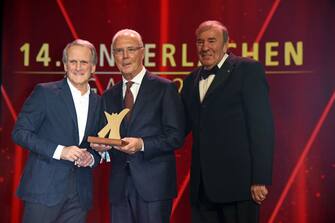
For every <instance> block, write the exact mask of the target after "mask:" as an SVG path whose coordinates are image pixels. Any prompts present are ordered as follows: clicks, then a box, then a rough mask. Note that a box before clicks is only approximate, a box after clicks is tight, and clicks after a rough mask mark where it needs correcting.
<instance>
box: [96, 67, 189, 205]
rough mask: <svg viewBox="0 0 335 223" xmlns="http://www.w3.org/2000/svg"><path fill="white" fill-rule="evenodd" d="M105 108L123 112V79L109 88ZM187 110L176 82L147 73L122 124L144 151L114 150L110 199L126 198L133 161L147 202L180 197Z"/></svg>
mask: <svg viewBox="0 0 335 223" xmlns="http://www.w3.org/2000/svg"><path fill="white" fill-rule="evenodd" d="M102 102H103V103H102V104H103V107H104V108H103V110H104V111H107V112H108V113H110V114H111V113H119V112H120V111H121V110H122V109H123V108H124V102H123V95H122V81H121V82H119V83H117V84H116V85H115V86H113V87H112V88H111V89H109V90H107V91H106V92H105V93H104V95H103V97H102ZM184 124H185V120H184V111H183V105H182V102H181V98H180V95H179V94H178V91H177V88H176V86H175V84H174V83H173V82H171V81H169V80H167V79H164V78H160V77H158V76H156V75H153V74H151V73H150V72H148V71H147V72H146V74H145V75H144V77H143V80H142V83H141V85H140V89H139V92H138V95H137V98H136V101H135V104H134V106H133V109H132V111H131V116H130V118H129V120H128V119H126V118H125V119H124V120H123V122H122V125H121V129H122V130H121V137H140V138H142V139H143V141H144V151H140V152H137V153H135V154H134V155H127V154H125V153H123V152H120V151H118V150H116V149H112V150H111V151H110V155H111V160H112V170H111V176H110V182H109V191H110V194H109V195H110V201H111V203H118V202H120V201H122V200H123V199H124V198H125V196H124V195H125V191H124V189H125V187H126V186H125V185H126V178H127V169H126V168H125V166H126V162H129V168H130V172H131V178H132V181H133V183H134V186H135V188H136V190H137V191H138V193H139V195H140V196H141V198H142V199H144V200H145V201H158V200H164V199H171V198H173V197H175V196H176V193H177V189H176V159H175V154H174V152H175V150H176V149H178V148H179V147H181V146H182V144H183V138H184Z"/></svg>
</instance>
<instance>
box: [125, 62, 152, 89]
mask: <svg viewBox="0 0 335 223" xmlns="http://www.w3.org/2000/svg"><path fill="white" fill-rule="evenodd" d="M145 72H146V69H145V67H144V66H143V68H142V70H141V71H140V72H139V73H138V74H137V75H135V77H134V78H133V79H131V80H130V81H132V82H134V84H137V85H141V83H142V80H143V77H144V75H145ZM122 81H123V83H124V84H126V83H127V82H128V80H126V79H125V78H124V77H123V76H122Z"/></svg>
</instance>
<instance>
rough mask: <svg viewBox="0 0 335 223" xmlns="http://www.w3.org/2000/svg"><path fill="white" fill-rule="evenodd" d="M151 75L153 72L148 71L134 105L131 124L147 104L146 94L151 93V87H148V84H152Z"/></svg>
mask: <svg viewBox="0 0 335 223" xmlns="http://www.w3.org/2000/svg"><path fill="white" fill-rule="evenodd" d="M150 76H151V74H150V73H149V72H148V71H146V73H145V75H144V77H143V79H142V83H141V86H140V89H139V91H138V94H137V97H136V101H135V104H134V106H133V111H132V112H131V118H130V122H129V125H130V124H131V123H132V122H133V121H134V120H135V119H136V117H137V115H138V114H139V112H140V111H141V109H142V107H143V106H144V105H145V100H146V98H147V97H146V95H150V87H148V85H150Z"/></svg>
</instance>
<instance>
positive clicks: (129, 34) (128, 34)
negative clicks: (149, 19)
mask: <svg viewBox="0 0 335 223" xmlns="http://www.w3.org/2000/svg"><path fill="white" fill-rule="evenodd" d="M120 39H131V40H132V41H136V42H137V43H138V44H139V45H141V46H143V42H142V38H141V36H140V34H138V33H137V32H135V31H133V30H121V31H119V32H117V33H116V34H115V36H114V38H113V46H114V45H115V43H116V42H117V41H118V40H120Z"/></svg>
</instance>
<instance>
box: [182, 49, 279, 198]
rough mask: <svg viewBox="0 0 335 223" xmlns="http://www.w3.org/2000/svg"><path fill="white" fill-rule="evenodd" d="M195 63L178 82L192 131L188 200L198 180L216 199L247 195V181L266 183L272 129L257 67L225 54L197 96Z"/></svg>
mask: <svg viewBox="0 0 335 223" xmlns="http://www.w3.org/2000/svg"><path fill="white" fill-rule="evenodd" d="M201 69H202V68H201V67H199V68H197V69H195V70H194V71H193V72H192V73H191V74H190V75H189V76H188V77H187V78H186V79H185V81H184V87H183V90H182V98H183V102H184V105H185V112H186V120H187V128H186V129H187V131H186V132H187V133H188V132H189V131H190V130H191V131H192V135H193V146H192V163H191V179H190V190H191V202H192V203H196V202H198V201H199V185H200V182H201V181H202V183H203V188H204V190H205V193H206V195H207V197H208V198H209V199H210V200H211V201H213V202H218V203H226V202H234V201H243V200H249V199H250V196H251V194H250V187H251V185H252V184H266V185H268V184H271V177H272V159H273V158H272V156H273V155H272V154H273V144H274V127H273V120H272V113H271V109H270V103H269V98H268V84H267V82H266V78H265V72H264V69H263V67H262V65H261V64H260V63H259V62H256V61H254V60H251V59H247V58H240V57H237V56H235V55H233V54H229V56H228V58H227V59H226V60H225V62H224V64H223V65H222V67H221V68H220V70H219V72H218V73H217V74H216V76H215V78H214V80H213V82H212V83H211V85H210V87H209V89H208V91H207V93H206V95H205V97H204V99H203V102H202V103H201V102H200V99H199V97H200V96H199V81H200V71H201Z"/></svg>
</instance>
